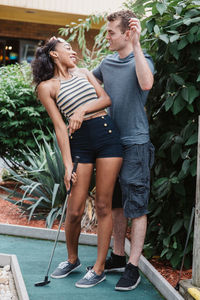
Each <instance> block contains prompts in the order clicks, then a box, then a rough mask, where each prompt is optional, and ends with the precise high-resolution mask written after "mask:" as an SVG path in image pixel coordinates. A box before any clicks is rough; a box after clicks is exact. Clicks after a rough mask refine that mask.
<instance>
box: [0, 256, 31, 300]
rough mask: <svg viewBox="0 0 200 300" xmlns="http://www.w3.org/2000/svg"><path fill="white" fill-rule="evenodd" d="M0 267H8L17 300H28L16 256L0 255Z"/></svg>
mask: <svg viewBox="0 0 200 300" xmlns="http://www.w3.org/2000/svg"><path fill="white" fill-rule="evenodd" d="M0 265H1V266H6V265H10V267H11V272H12V275H13V277H14V281H15V287H16V290H17V296H18V298H19V300H29V296H28V293H27V290H26V286H25V283H24V279H23V277H22V273H21V270H20V266H19V263H18V260H17V256H16V255H14V254H4V253H0Z"/></svg>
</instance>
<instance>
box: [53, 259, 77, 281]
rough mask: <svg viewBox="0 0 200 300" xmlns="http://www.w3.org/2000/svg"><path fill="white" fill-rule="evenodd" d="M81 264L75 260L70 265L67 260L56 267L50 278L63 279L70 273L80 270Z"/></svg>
mask: <svg viewBox="0 0 200 300" xmlns="http://www.w3.org/2000/svg"><path fill="white" fill-rule="evenodd" d="M80 266H81V263H80V260H79V259H78V258H77V261H76V262H75V263H74V264H71V263H70V262H69V261H68V260H66V261H63V262H61V263H60V264H59V265H58V267H57V268H56V269H55V270H54V271H53V273H52V274H51V277H52V278H64V277H67V276H68V275H69V274H70V273H71V272H73V271H75V270H77V269H78V268H80Z"/></svg>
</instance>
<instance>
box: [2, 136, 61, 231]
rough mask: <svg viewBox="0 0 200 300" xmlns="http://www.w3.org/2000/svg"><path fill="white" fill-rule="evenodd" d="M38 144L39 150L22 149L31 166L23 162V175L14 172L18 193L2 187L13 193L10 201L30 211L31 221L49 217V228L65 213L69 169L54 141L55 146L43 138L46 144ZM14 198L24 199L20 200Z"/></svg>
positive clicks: (8, 198) (12, 176) (9, 198)
mask: <svg viewBox="0 0 200 300" xmlns="http://www.w3.org/2000/svg"><path fill="white" fill-rule="evenodd" d="M35 142H36V144H37V147H38V149H37V151H32V150H31V149H30V148H27V150H22V151H21V152H22V156H24V157H25V158H26V161H27V162H28V163H24V162H22V161H21V162H19V165H20V172H16V171H15V170H13V169H10V170H9V172H10V174H11V179H12V180H14V181H16V183H18V185H17V186H16V187H20V190H19V188H16V189H15V190H14V191H12V190H11V189H8V188H5V187H2V189H4V190H6V191H7V192H9V193H10V195H9V196H8V197H6V200H8V201H10V202H11V203H14V204H16V205H17V206H19V207H20V208H21V209H22V210H23V211H24V212H28V214H29V220H30V219H31V218H32V216H33V215H37V214H39V215H43V217H46V216H47V217H46V225H47V227H52V225H53V222H54V220H55V219H56V218H58V217H59V216H60V215H61V213H62V206H63V203H64V201H65V197H66V188H65V184H64V181H63V178H64V173H65V168H64V165H63V161H62V156H61V153H60V150H59V147H58V144H57V140H56V137H55V135H54V138H53V146H51V144H50V143H48V142H47V141H46V140H45V138H44V137H43V145H41V144H39V143H38V142H37V140H36V139H35ZM13 197H18V198H20V199H19V200H18V201H15V200H13Z"/></svg>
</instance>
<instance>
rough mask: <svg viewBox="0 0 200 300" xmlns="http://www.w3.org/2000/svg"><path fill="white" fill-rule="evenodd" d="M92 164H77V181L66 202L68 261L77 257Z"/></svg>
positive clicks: (73, 260)
mask: <svg viewBox="0 0 200 300" xmlns="http://www.w3.org/2000/svg"><path fill="white" fill-rule="evenodd" d="M92 171H93V164H81V163H79V164H78V168H77V172H76V173H77V178H78V179H77V182H76V184H75V185H74V186H73V187H72V192H71V196H70V197H69V200H68V204H67V212H66V219H65V235H66V244H67V251H68V261H69V262H70V263H72V264H73V263H75V261H76V260H77V257H78V239H79V235H80V231H81V218H82V215H83V213H84V208H85V201H86V199H87V196H88V189H89V185H90V179H91V174H92Z"/></svg>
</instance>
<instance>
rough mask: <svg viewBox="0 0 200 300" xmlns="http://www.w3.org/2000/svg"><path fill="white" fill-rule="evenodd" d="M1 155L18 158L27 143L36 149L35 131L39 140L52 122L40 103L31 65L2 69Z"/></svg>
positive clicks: (0, 86)
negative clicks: (32, 83) (34, 85)
mask: <svg viewBox="0 0 200 300" xmlns="http://www.w3.org/2000/svg"><path fill="white" fill-rule="evenodd" d="M0 78H1V80H0V123H1V126H0V145H1V147H0V157H2V158H4V159H8V160H10V161H15V160H16V159H19V158H20V155H21V154H20V152H18V150H20V149H24V147H25V146H28V147H30V148H31V149H34V148H36V143H35V140H34V138H33V134H34V135H35V136H36V137H37V139H38V140H41V139H42V132H44V133H45V135H46V136H48V138H50V135H49V133H48V131H47V129H46V128H49V129H50V130H52V128H53V127H52V123H51V121H50V119H49V117H48V115H47V113H46V111H45V109H44V108H43V106H42V105H41V104H40V102H38V101H37V99H36V95H35V91H34V87H33V86H32V85H31V82H32V76H31V70H30V65H29V64H27V63H24V64H22V65H19V64H15V65H9V66H6V67H1V68H0Z"/></svg>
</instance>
